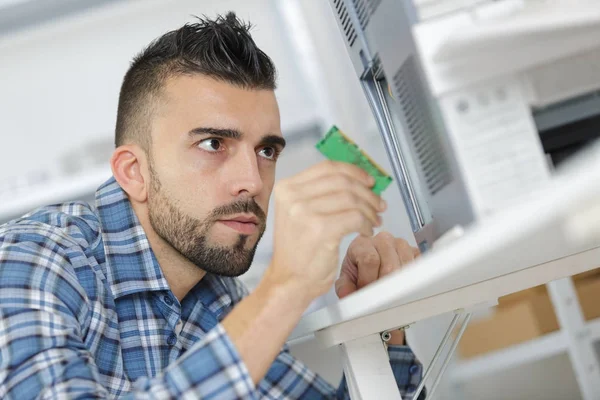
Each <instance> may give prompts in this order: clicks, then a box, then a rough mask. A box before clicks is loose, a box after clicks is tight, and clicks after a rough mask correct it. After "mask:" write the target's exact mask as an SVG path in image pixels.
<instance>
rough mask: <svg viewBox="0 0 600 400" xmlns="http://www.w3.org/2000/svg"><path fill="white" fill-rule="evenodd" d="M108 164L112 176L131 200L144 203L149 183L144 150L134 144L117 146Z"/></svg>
mask: <svg viewBox="0 0 600 400" xmlns="http://www.w3.org/2000/svg"><path fill="white" fill-rule="evenodd" d="M110 166H111V168H112V173H113V176H114V177H115V179H116V181H117V182H118V183H119V185H120V186H121V188H123V190H124V191H125V192H126V193H127V194H128V195H129V199H130V200H131V201H132V202H133V201H135V202H137V203H144V202H145V201H146V200H147V199H148V187H149V183H150V176H149V168H148V160H147V157H146V152H145V151H144V150H142V148H141V147H139V146H137V145H134V144H126V145H123V146H119V147H117V149H116V150H115V151H114V153H113V155H112V157H111V159H110Z"/></svg>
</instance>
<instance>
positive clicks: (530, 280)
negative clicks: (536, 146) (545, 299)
mask: <svg viewBox="0 0 600 400" xmlns="http://www.w3.org/2000/svg"><path fill="white" fill-rule="evenodd" d="M598 264H600V147H596V148H595V149H594V150H593V151H592V152H590V153H589V154H586V157H585V159H581V160H580V161H579V162H578V164H577V165H574V166H572V167H571V168H570V169H569V171H564V172H563V173H560V174H558V175H557V176H556V177H555V178H554V179H553V180H552V182H551V184H550V186H549V187H548V188H546V189H545V190H544V191H542V192H540V193H537V194H536V195H535V198H533V199H531V200H529V201H527V202H526V203H523V204H521V205H519V206H517V207H513V208H511V209H509V210H505V211H503V212H499V213H497V214H496V215H494V216H493V217H491V218H490V219H488V220H486V221H485V222H482V223H480V224H478V225H476V226H473V227H471V228H470V229H468V230H467V231H466V232H465V233H464V235H462V236H461V237H459V238H457V239H456V240H454V241H453V242H452V243H450V244H448V245H446V246H443V247H439V248H436V249H435V250H433V251H431V252H429V253H428V254H426V255H423V256H422V257H421V258H420V259H419V260H417V261H416V262H414V263H413V264H412V265H410V266H407V267H406V268H405V269H403V270H402V271H398V272H397V273H395V274H393V275H390V276H389V277H387V278H385V279H382V280H381V281H378V282H375V283H373V284H371V285H369V286H368V287H366V288H364V289H362V290H361V291H359V292H357V293H355V294H353V295H351V296H349V297H347V298H345V299H343V300H341V301H339V302H338V303H336V304H334V305H331V306H328V307H325V308H322V309H320V310H317V311H315V312H313V313H311V314H309V315H307V316H305V317H304V318H303V319H302V320H301V321H300V323H299V324H298V326H297V328H296V329H295V331H294V332H293V334H292V336H291V339H292V340H293V339H298V338H302V337H305V336H307V335H312V334H314V335H315V337H316V338H317V339H318V340H320V341H321V342H322V343H323V344H324V345H326V346H333V345H338V344H341V345H342V346H343V348H344V354H345V356H346V357H345V366H344V368H345V373H346V375H347V378H348V381H349V385H350V390H351V395H352V398H353V399H371V398H385V399H394V398H396V399H398V398H400V397H399V394H398V390H397V388H396V386H395V382H394V381H393V376H392V374H391V368H390V367H389V362H388V360H387V353H386V352H385V350H384V346H383V344H382V341H381V339H380V333H381V332H383V331H385V330H388V329H392V328H396V327H400V326H405V325H407V324H410V323H413V322H416V321H419V320H422V319H425V318H429V317H432V316H435V315H440V314H443V313H445V312H448V311H453V310H465V309H468V308H470V307H472V306H477V305H479V304H485V303H487V304H489V303H491V302H492V303H493V302H495V301H496V300H497V298H498V297H500V296H504V295H506V294H509V293H513V292H517V291H520V290H524V289H527V288H530V287H533V286H537V285H541V284H544V283H547V282H551V281H554V280H556V279H559V278H563V277H568V276H571V275H574V274H578V273H581V272H584V271H587V270H590V269H593V268H596V267H597V266H598ZM558 284H561V283H558ZM563 284H564V283H563ZM551 294H552V293H551ZM558 314H559V315H558V319H559V322H560V323H561V325H563V323H564V324H565V325H567V324H566V322H567V319H570V320H572V319H573V318H575V319H576V321H570V322H571V323H572V322H575V324H569V325H570V326H572V327H573V326H575V328H574V329H570V330H569V331H567V333H566V334H567V336H568V337H571V338H575V337H577V340H578V341H579V343H578V344H577V346H575V347H574V350H573V351H572V352H570V354H571V357H572V358H574V357H576V358H577V359H578V361H580V364H581V365H582V368H580V370H577V369H576V371H575V372H576V375H577V378H578V380H582V381H583V382H584V383H585V385H583V386H585V387H586V388H588V389H587V391H588V393H583V394H584V398H600V371H599V370H598V362H597V360H595V356H594V355H593V354H594V353H593V352H592V351H591V345H592V344H591V340H587V342H586V344H585V345H584V346H582V345H581V340H580V339H581V337H583V338H584V339H585V332H578V331H577V327H578V326H579V325H578V324H577V323H581V320H582V317H581V313H580V311H579V315H577V312H576V311H575V312H570V311H569V310H567V312H564V313H562V314H563V315H561V313H560V312H559V313H558ZM582 335H583V336H582ZM588 347H589V351H587V354H586V351H585V350H586V349H587V348H588ZM582 349H583V350H582ZM384 363H385V364H384ZM588 367H589V368H588ZM580 386H581V382H580ZM583 386H582V387H583Z"/></svg>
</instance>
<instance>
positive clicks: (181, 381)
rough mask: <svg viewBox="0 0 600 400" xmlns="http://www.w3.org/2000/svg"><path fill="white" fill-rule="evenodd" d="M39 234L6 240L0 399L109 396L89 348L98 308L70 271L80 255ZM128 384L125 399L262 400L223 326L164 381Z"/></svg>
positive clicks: (1, 275)
mask: <svg viewBox="0 0 600 400" xmlns="http://www.w3.org/2000/svg"><path fill="white" fill-rule="evenodd" d="M33 236H34V240H33V241H29V242H23V241H18V242H15V241H14V240H12V239H14V238H12V239H11V238H7V237H0V398H2V399H8V400H12V399H16V400H28V399H34V398H39V399H63V398H69V399H71V398H85V399H93V398H95V399H105V398H109V397H110V393H109V392H108V390H107V389H106V388H105V387H104V384H105V382H103V379H102V376H101V375H100V373H99V370H98V367H97V366H96V364H95V362H94V358H93V356H92V354H91V353H90V352H89V351H88V348H87V346H86V344H85V340H86V339H85V337H86V335H87V336H89V335H90V334H91V335H93V327H90V323H89V318H90V315H91V314H92V313H93V310H91V309H90V307H88V306H87V305H86V304H88V301H87V300H88V298H87V295H86V293H85V291H84V290H83V288H82V287H81V285H80V284H79V283H78V281H77V278H76V275H75V273H74V272H73V267H72V266H71V265H72V264H71V262H70V256H71V255H73V256H76V255H75V254H72V251H71V250H72V249H65V248H63V247H61V246H59V245H58V244H56V243H53V242H51V241H49V240H48V239H47V238H44V237H35V236H36V235H33ZM73 251H74V252H76V253H78V254H79V256H80V255H81V250H80V249H79V250H73ZM86 319H88V320H87V323H86ZM84 332H87V334H86V333H84ZM125 386H126V387H124V388H122V389H123V390H122V396H121V398H130V399H155V398H160V399H179V398H202V399H220V398H239V399H255V398H256V395H255V393H256V391H255V387H254V385H253V383H252V380H251V379H250V376H249V373H248V371H247V369H246V367H245V365H244V364H243V362H242V361H241V359H240V357H239V355H238V353H237V351H236V349H235V347H234V345H233V343H232V342H231V341H230V339H229V337H228V336H227V334H226V332H225V330H224V329H223V327H222V326H221V325H217V326H216V327H215V328H214V329H213V330H211V331H209V332H208V334H207V335H206V336H205V337H204V338H203V340H201V341H199V342H198V343H196V344H195V345H194V346H192V347H191V348H190V349H189V350H188V351H187V352H186V354H185V355H184V356H183V357H181V358H180V359H178V360H177V361H176V362H175V363H173V364H171V365H170V366H169V367H167V368H166V369H165V370H164V371H163V372H162V373H161V374H159V375H158V376H156V377H154V378H148V379H145V378H141V379H139V380H137V381H135V382H126V384H125Z"/></svg>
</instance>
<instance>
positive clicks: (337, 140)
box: [316, 125, 392, 195]
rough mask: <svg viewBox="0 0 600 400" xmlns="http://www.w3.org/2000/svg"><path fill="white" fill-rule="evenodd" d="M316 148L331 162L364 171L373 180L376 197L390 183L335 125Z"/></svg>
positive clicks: (377, 167) (389, 179) (374, 163)
mask: <svg viewBox="0 0 600 400" xmlns="http://www.w3.org/2000/svg"><path fill="white" fill-rule="evenodd" d="M316 147H317V149H319V151H320V152H321V153H323V155H324V156H325V157H327V158H328V159H330V160H332V161H341V162H347V163H350V164H354V165H356V166H357V167H359V168H362V169H363V170H365V171H366V172H367V173H368V174H369V175H371V176H372V177H373V178H375V185H374V186H373V189H372V190H373V192H374V193H375V194H377V195H381V193H382V192H383V191H384V190H385V189H386V188H387V187H388V186H389V184H390V183H392V177H391V176H390V175H389V174H387V173H386V172H385V171H384V170H383V168H381V167H380V166H379V165H377V163H376V162H375V161H373V160H372V159H371V158H370V157H369V156H368V155H367V154H366V153H365V152H364V151H362V150H361V149H360V147H358V145H357V144H356V143H354V142H353V141H352V140H351V139H350V138H349V137H348V136H346V135H345V134H344V133H343V132H342V131H340V130H339V129H338V128H337V127H336V126H335V125H334V126H333V127H331V129H329V131H328V132H327V134H326V135H325V137H324V138H323V139H321V140H320V141H319V143H317V145H316Z"/></svg>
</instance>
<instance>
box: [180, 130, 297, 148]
mask: <svg viewBox="0 0 600 400" xmlns="http://www.w3.org/2000/svg"><path fill="white" fill-rule="evenodd" d="M196 135H210V136H218V137H222V138H227V139H236V140H239V139H241V138H242V137H243V136H244V135H243V134H242V132H240V131H238V130H237V129H226V128H225V129H223V128H211V127H198V128H194V129H192V130H191V131H189V132H188V136H190V137H194V136H196ZM260 145H261V146H277V147H279V149H280V150H283V149H284V148H285V145H286V141H285V139H284V138H282V137H281V136H279V135H265V136H263V137H262V138H261V139H260Z"/></svg>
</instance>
